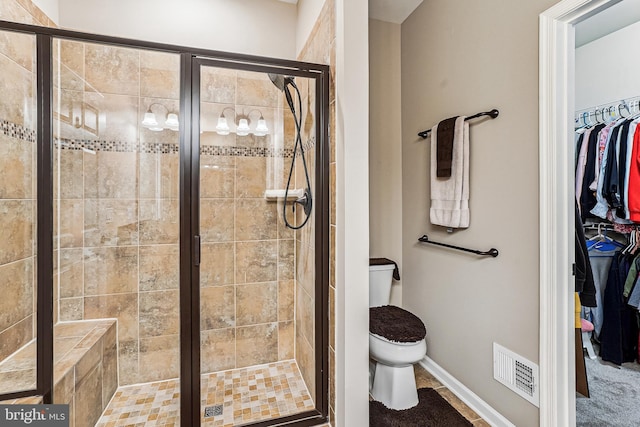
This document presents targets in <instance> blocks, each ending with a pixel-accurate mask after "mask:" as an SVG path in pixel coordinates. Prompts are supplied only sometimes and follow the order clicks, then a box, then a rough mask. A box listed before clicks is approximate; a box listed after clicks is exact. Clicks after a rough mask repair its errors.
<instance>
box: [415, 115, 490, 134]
mask: <svg viewBox="0 0 640 427" xmlns="http://www.w3.org/2000/svg"><path fill="white" fill-rule="evenodd" d="M498 114H500V111H498V110H496V109H495V108H494V109H493V110H491V111H483V112H482V113H478V114H474V115H473V116H469V117H466V118H465V119H464V121H465V122H466V121H467V120H471V119H477V118H478V117H482V116H489V117H491V118H492V119H495V118H496V117H498ZM429 132H431V129H427V130H423V131H422V132H418V136H419V137H421V138H426V137H427V136H428V135H429Z"/></svg>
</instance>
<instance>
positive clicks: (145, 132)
mask: <svg viewBox="0 0 640 427" xmlns="http://www.w3.org/2000/svg"><path fill="white" fill-rule="evenodd" d="M0 82H1V83H2V87H3V97H2V99H1V100H0V212H2V215H1V216H0V288H1V289H2V290H3V298H2V299H0V401H2V403H14V404H29V403H45V404H49V403H60V404H68V405H69V412H70V418H71V420H72V424H71V425H75V426H76V427H84V426H94V425H95V426H107V425H109V426H111V425H116V426H120V425H122V426H125V425H145V424H148V425H176V426H178V425H180V426H189V427H191V426H195V425H209V426H218V425H220V426H223V425H224V426H239V425H264V426H267V425H280V424H284V423H291V422H293V423H294V424H293V425H301V426H303V425H316V424H320V423H322V422H325V421H326V418H327V414H328V402H327V400H328V396H327V394H328V372H329V369H328V361H327V359H328V355H327V353H328V329H329V328H328V268H329V267H328V250H329V249H328V247H329V242H328V240H329V239H328V210H329V209H328V208H329V203H328V202H329V200H328V162H329V159H328V98H329V89H328V88H329V69H328V66H325V65H318V64H310V63H301V62H296V61H289V60H276V59H270V58H263V57H252V56H245V55H238V54H228V53H221V52H215V51H207V50H202V49H190V48H185V47H179V46H172V45H163V44H155V43H149V42H139V41H135V40H127V39H118V38H112V37H106V36H95V35H90V34H84V33H78V32H72V31H66V30H57V29H50V28H42V27H35V26H30V25H23V24H16V23H9V22H3V21H0ZM294 88H295V91H294V90H293V89H294ZM291 107H293V108H291ZM140 423H142V424H140Z"/></svg>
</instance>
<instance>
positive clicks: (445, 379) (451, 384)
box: [418, 356, 515, 427]
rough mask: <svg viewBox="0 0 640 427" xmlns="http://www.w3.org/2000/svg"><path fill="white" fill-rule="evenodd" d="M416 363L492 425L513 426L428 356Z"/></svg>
mask: <svg viewBox="0 0 640 427" xmlns="http://www.w3.org/2000/svg"><path fill="white" fill-rule="evenodd" d="M418 363H419V364H420V366H422V367H423V368H424V369H426V370H427V372H429V373H430V374H431V375H433V376H434V377H435V378H436V379H437V380H438V381H440V382H441V383H442V385H443V386H445V387H447V388H448V389H449V390H450V391H451V392H452V393H453V394H455V395H456V396H458V398H459V399H460V400H462V401H463V402H464V403H465V404H466V405H467V406H468V407H469V408H471V409H473V410H474V411H475V412H476V414H478V415H480V416H481V417H482V419H483V420H485V421H486V422H488V423H489V424H491V425H492V426H493V427H515V425H514V424H513V423H511V422H510V421H509V420H508V419H506V418H505V417H504V416H502V415H501V414H500V413H499V412H498V411H496V410H495V409H493V408H492V407H491V406H489V404H488V403H487V402H485V401H484V400H482V399H480V397H478V395H477V394H475V393H474V392H472V391H471V390H469V389H468V388H467V387H466V386H465V385H464V384H462V383H461V382H460V381H458V380H457V379H455V378H454V377H453V376H452V375H451V374H450V373H448V372H447V371H445V370H444V369H442V367H441V366H440V365H438V364H437V363H436V362H434V361H433V360H431V359H430V358H429V357H428V356H425V357H424V359H422V360H421V361H420V362H418Z"/></svg>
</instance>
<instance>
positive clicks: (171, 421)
mask: <svg viewBox="0 0 640 427" xmlns="http://www.w3.org/2000/svg"><path fill="white" fill-rule="evenodd" d="M202 379H203V381H202V384H201V390H202V404H203V406H214V405H222V407H223V411H222V415H214V416H212V417H206V418H204V417H203V419H202V425H203V426H208V427H214V426H215V427H217V426H223V427H227V426H228V427H231V426H237V425H241V424H245V423H248V422H250V421H259V420H264V419H271V418H278V417H283V416H287V415H292V414H296V413H299V412H304V411H306V410H311V409H313V408H314V404H313V401H312V399H311V396H310V395H309V392H308V391H307V387H306V385H305V384H304V381H303V379H302V375H301V374H300V370H299V369H298V365H297V364H296V362H295V361H293V360H290V361H284V362H277V363H270V364H268V365H260V366H253V367H251V368H245V369H234V370H229V371H222V372H217V373H212V374H206V375H203V376H202ZM203 415H204V414H203ZM179 416H180V383H179V381H178V380H167V381H156V382H153V383H147V384H141V385H133V386H126V387H120V388H119V389H118V391H117V392H116V394H115V396H114V397H113V399H112V400H111V402H110V403H109V405H108V406H107V408H106V409H105V411H104V413H103V414H102V417H101V418H100V420H99V421H98V423H97V424H96V427H130V426H136V427H137V426H140V427H142V426H177V425H179Z"/></svg>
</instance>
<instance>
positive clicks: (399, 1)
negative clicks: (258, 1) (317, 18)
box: [278, 0, 423, 24]
mask: <svg viewBox="0 0 640 427" xmlns="http://www.w3.org/2000/svg"><path fill="white" fill-rule="evenodd" d="M278 1H281V2H283V3H289V4H298V0H278ZM422 1H423V0H369V18H372V19H378V20H380V21H387V22H393V23H395V24H402V22H404V20H405V19H407V17H408V16H409V15H411V13H412V12H413V11H414V10H416V8H417V7H418V6H420V4H421V3H422Z"/></svg>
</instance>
